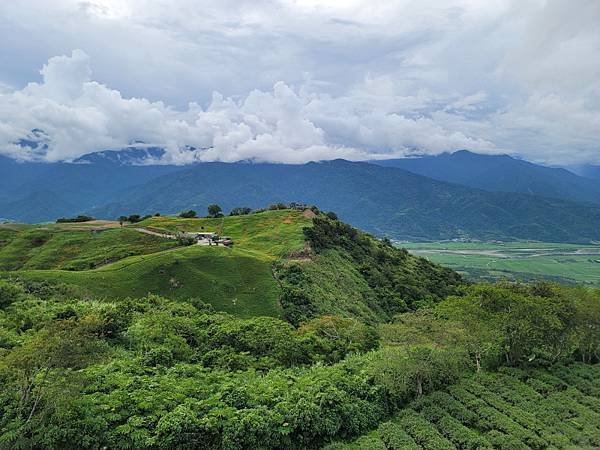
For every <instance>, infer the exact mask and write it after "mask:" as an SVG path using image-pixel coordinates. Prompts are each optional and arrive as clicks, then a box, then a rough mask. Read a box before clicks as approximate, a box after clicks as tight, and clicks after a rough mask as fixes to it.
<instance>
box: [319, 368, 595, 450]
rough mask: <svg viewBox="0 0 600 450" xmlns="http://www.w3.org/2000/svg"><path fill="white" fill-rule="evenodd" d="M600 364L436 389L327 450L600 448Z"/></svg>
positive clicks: (475, 380)
mask: <svg viewBox="0 0 600 450" xmlns="http://www.w3.org/2000/svg"><path fill="white" fill-rule="evenodd" d="M599 378H600V366H599V365H596V366H585V365H575V366H571V367H554V368H553V369H552V371H551V372H550V373H548V372H545V371H542V370H537V371H531V372H520V371H517V370H506V371H504V373H497V374H480V375H478V376H475V377H472V378H469V379H466V380H464V381H462V382H460V383H458V384H456V385H454V386H452V387H451V388H449V389H448V390H446V391H438V392H434V393H432V394H430V395H427V396H425V397H423V398H421V399H419V400H417V401H414V402H412V403H411V404H409V405H408V406H407V408H405V409H403V410H402V411H401V413H400V414H398V415H397V416H395V417H394V418H393V420H391V421H389V422H385V423H384V424H382V425H380V426H379V428H378V429H377V430H376V431H374V432H372V433H369V434H367V435H365V436H363V437H361V438H360V439H358V440H356V441H355V442H353V443H350V444H343V443H336V444H331V445H329V446H327V450H354V449H355V450H359V449H360V450H363V449H368V450H375V449H381V450H384V449H389V448H392V449H411V450H412V449H414V450H417V449H434V448H436V449H449V450H450V449H463V448H469V449H478V448H489V449H492V448H539V449H542V448H597V447H599V446H600V385H598V379H599Z"/></svg>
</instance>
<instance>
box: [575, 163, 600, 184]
mask: <svg viewBox="0 0 600 450" xmlns="http://www.w3.org/2000/svg"><path fill="white" fill-rule="evenodd" d="M567 169H568V170H570V171H571V172H573V173H576V174H577V175H580V176H582V177H585V178H591V179H594V180H600V166H596V165H593V164H583V165H579V166H569V167H567Z"/></svg>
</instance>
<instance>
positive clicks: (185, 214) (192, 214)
mask: <svg viewBox="0 0 600 450" xmlns="http://www.w3.org/2000/svg"><path fill="white" fill-rule="evenodd" d="M197 216H198V214H197V213H196V211H194V210H193V209H188V210H186V211H181V212H180V213H179V217H181V218H182V219H194V218H196V217H197Z"/></svg>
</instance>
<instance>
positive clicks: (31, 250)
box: [0, 226, 177, 270]
mask: <svg viewBox="0 0 600 450" xmlns="http://www.w3.org/2000/svg"><path fill="white" fill-rule="evenodd" d="M9 233H12V234H9ZM176 245H177V243H176V241H174V240H167V239H163V238H159V237H156V236H150V235H146V234H142V233H139V232H137V231H135V230H129V229H124V228H115V229H104V230H102V231H98V232H92V231H91V230H86V231H83V230H73V229H69V228H68V227H53V226H41V227H31V228H28V229H25V230H23V231H20V232H15V231H8V230H0V270H21V269H25V270H37V269H61V270H85V269H90V268H94V267H97V266H99V265H103V264H107V263H110V262H113V261H117V260H119V259H122V258H126V257H128V256H132V255H140V254H147V253H153V252H158V251H162V250H166V249H169V248H173V247H175V246H176Z"/></svg>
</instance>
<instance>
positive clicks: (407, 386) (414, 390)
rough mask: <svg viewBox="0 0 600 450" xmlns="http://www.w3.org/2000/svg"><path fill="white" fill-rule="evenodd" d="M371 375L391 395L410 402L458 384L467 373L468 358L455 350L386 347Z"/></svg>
mask: <svg viewBox="0 0 600 450" xmlns="http://www.w3.org/2000/svg"><path fill="white" fill-rule="evenodd" d="M372 371H373V375H374V377H375V378H376V379H377V381H378V382H380V383H381V384H383V385H384V386H386V387H387V388H388V389H389V390H390V392H391V393H392V394H394V395H396V396H397V397H398V398H401V399H409V398H413V397H420V396H421V395H423V394H424V393H427V392H430V391H433V390H435V389H439V388H440V387H443V386H447V385H449V384H451V383H453V382H454V381H455V380H457V379H458V378H459V377H460V376H461V375H463V374H464V371H465V355H464V353H463V352H462V351H461V350H460V349H454V348H451V349H439V348H431V347H426V346H412V347H399V348H396V347H387V348H384V349H383V350H382V351H381V352H380V353H379V354H378V355H377V360H376V361H374V363H373V366H372Z"/></svg>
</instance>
